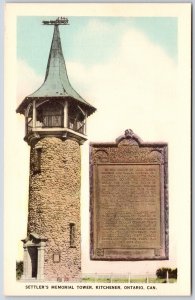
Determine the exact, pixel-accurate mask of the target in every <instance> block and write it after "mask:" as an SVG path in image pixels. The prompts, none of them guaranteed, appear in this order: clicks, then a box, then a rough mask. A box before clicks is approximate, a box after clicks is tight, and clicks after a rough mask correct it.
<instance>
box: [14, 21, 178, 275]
mask: <svg viewBox="0 0 195 300" xmlns="http://www.w3.org/2000/svg"><path fill="white" fill-rule="evenodd" d="M49 19H53V18H52V17H46V18H45V17H18V18H17V63H18V73H17V74H18V75H17V79H18V82H17V105H18V104H19V103H20V102H21V101H22V100H23V99H24V97H26V96H27V95H29V94H30V93H32V92H34V91H35V90H36V89H37V88H38V87H40V85H41V84H42V82H43V80H44V75H45V71H46V65H47V60H48V55H49V49H50V45H51V40H52V35H53V26H43V25H41V22H42V20H49ZM69 23H70V25H69V26H61V27H60V35H61V41H62V48H63V53H64V57H65V61H66V66H67V71H68V76H69V79H70V82H71V85H72V86H73V87H74V89H75V90H76V91H77V92H78V93H79V94H80V95H81V96H82V97H83V98H84V99H85V100H86V101H87V102H89V103H90V104H92V105H93V106H95V107H96V108H97V112H96V113H95V114H93V115H92V116H90V117H89V120H88V124H87V128H88V139H89V141H90V142H98V141H102V142H114V141H115V139H116V138H117V137H118V136H120V135H122V134H123V133H124V131H125V129H127V128H131V129H133V131H134V132H135V133H136V134H137V135H139V136H140V137H141V138H142V139H143V140H144V141H150V142H159V141H164V142H167V143H168V144H169V155H170V158H173V157H177V153H176V149H175V147H174V145H175V143H177V142H178V138H179V135H178V134H177V133H176V134H175V132H177V129H178V122H179V118H180V119H181V118H182V115H183V111H182V109H181V108H180V107H179V106H178V107H177V105H178V63H177V61H178V34H177V29H178V24H177V18H171V17H170V18H168V17H142V18H141V17H139V18H135V17H133V18H130V17H129V18H127V17H126V18H121V17H69ZM176 107H177V114H176V113H175V108H176ZM181 107H183V106H181ZM17 122H18V123H17V124H18V125H17V130H19V132H20V133H19V134H17V141H18V142H17V143H18V144H17V153H18V161H23V163H24V165H23V167H22V168H21V167H18V169H17V165H16V170H17V171H16V172H17V182H16V185H17V187H18V188H17V193H18V195H19V196H18V199H20V200H19V202H18V209H19V210H20V212H21V218H20V223H19V224H18V232H17V235H16V236H17V238H18V241H19V240H21V239H22V238H24V237H25V235H26V222H27V203H28V202H27V201H28V168H29V147H28V146H27V145H26V144H25V142H24V141H23V136H24V119H23V117H22V116H20V115H18V116H17ZM19 139H20V141H19ZM89 141H88V142H86V143H85V144H84V145H83V146H82V147H81V153H82V187H81V212H82V216H88V217H89V215H88V214H89V213H88V212H89V203H88V202H89V201H86V199H89V186H88V176H89V169H88V165H89V161H88V155H89V154H88V148H89ZM173 160H174V159H173ZM173 160H172V162H173ZM20 166H21V164H20ZM176 172H177V170H176V169H175V166H174V165H172V163H170V174H169V175H170V177H169V183H170V185H171V189H170V201H171V202H170V209H171V213H170V216H171V224H172V222H173V221H172V220H173V219H172V217H173V211H174V209H175V208H176V199H175V197H172V196H173V194H174V193H175V192H176V194H177V191H176V185H177V183H176V182H175V181H174V175H175V174H176ZM84 219H85V220H87V219H88V218H82V234H83V237H82V264H83V266H82V269H83V272H85V273H92V272H93V273H94V272H95V271H96V272H128V270H129V269H132V268H133V269H134V270H135V269H136V271H137V272H143V271H144V272H146V271H149V272H155V270H156V269H157V268H158V267H161V266H166V265H167V266H171V267H176V266H177V260H176V257H177V251H176V249H177V247H176V238H175V228H174V226H172V227H170V240H171V244H170V260H169V261H165V262H163V263H162V262H158V261H157V262H150V261H148V262H136V264H135V262H112V263H110V262H107V263H105V262H94V261H90V260H89V224H88V222H86V221H85V220H84ZM173 223H174V222H173ZM171 224H170V225H171ZM86 245H88V246H87V247H86ZM21 249H22V248H21V245H20V248H19V251H18V258H21V257H22V254H21V253H22V250H21Z"/></svg>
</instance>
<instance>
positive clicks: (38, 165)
mask: <svg viewBox="0 0 195 300" xmlns="http://www.w3.org/2000/svg"><path fill="white" fill-rule="evenodd" d="M41 152H42V147H35V164H34V172H35V173H39V172H41Z"/></svg>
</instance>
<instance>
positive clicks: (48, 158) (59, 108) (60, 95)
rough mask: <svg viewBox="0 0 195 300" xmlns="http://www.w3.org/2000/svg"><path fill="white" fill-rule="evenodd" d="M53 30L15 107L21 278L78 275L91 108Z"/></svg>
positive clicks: (62, 20) (56, 23)
mask: <svg viewBox="0 0 195 300" xmlns="http://www.w3.org/2000/svg"><path fill="white" fill-rule="evenodd" d="M67 23H68V20H67V19H66V18H58V19H57V20H55V21H43V24H44V25H53V26H54V33H53V39H52V43H51V49H50V54H49V59H48V64H47V70H46V75H45V80H44V83H43V84H42V85H41V87H40V88H39V89H38V90H36V91H35V92H34V93H33V94H31V95H29V96H27V97H26V98H25V99H24V100H23V101H22V103H21V104H20V105H19V107H18V108H17V113H21V114H23V115H24V116H25V128H26V134H25V138H24V140H25V141H26V142H27V143H28V144H29V145H30V177H29V206H28V226H27V237H26V238H25V239H24V240H22V241H23V247H24V274H23V279H27V280H29V279H37V280H52V281H53V280H65V281H72V280H76V279H78V278H79V277H80V273H81V249H80V248H81V247H80V239H81V232H80V168H81V163H80V145H81V144H82V143H83V142H84V141H85V140H86V119H87V117H88V116H89V115H90V114H92V113H93V112H94V111H95V108H94V107H93V106H91V105H90V104H89V103H87V102H86V101H85V100H84V99H83V98H82V97H81V96H80V95H79V94H78V93H77V92H76V91H75V90H74V89H73V88H72V86H71V84H70V82H69V79H68V75H67V71H66V66H65V60H64V57H63V53H62V47H61V41H60V33H59V25H66V24H67Z"/></svg>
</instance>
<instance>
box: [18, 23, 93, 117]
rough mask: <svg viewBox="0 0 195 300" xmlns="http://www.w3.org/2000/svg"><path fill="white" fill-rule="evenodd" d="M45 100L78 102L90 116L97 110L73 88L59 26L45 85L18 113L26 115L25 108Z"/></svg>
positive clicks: (55, 27) (56, 30)
mask: <svg viewBox="0 0 195 300" xmlns="http://www.w3.org/2000/svg"><path fill="white" fill-rule="evenodd" d="M35 98H38V99H40V98H41V99H43V98H55V99H56V98H58V99H59V98H60V99H65V98H66V99H72V100H76V102H79V103H80V104H82V105H84V107H85V108H86V110H87V111H88V115H90V114H91V113H93V112H94V111H95V110H96V109H95V107H93V106H92V105H90V104H89V103H87V102H86V101H85V100H84V99H83V98H82V97H81V96H80V95H79V94H78V93H77V92H76V91H75V90H74V89H73V88H72V86H71V84H70V82H69V79H68V75H67V70H66V65H65V60H64V56H63V52H62V46H61V40H60V32H59V28H58V25H55V26H54V33H53V39H52V44H51V49H50V54H49V59H48V63H47V70H46V75H45V80H44V83H43V84H42V85H41V87H40V88H39V89H38V90H36V91H35V92H34V93H32V94H30V95H29V96H27V97H26V98H25V99H24V100H23V101H22V103H21V104H20V105H19V107H18V108H17V110H16V111H17V112H19V113H24V108H25V107H26V106H27V105H28V103H30V102H31V101H32V100H33V99H35Z"/></svg>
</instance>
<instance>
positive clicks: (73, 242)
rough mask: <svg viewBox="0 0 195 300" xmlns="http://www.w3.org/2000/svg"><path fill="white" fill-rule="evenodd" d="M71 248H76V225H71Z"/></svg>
mask: <svg viewBox="0 0 195 300" xmlns="http://www.w3.org/2000/svg"><path fill="white" fill-rule="evenodd" d="M69 226H70V247H72V248H74V247H76V246H75V231H76V228H75V223H70V224H69Z"/></svg>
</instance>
